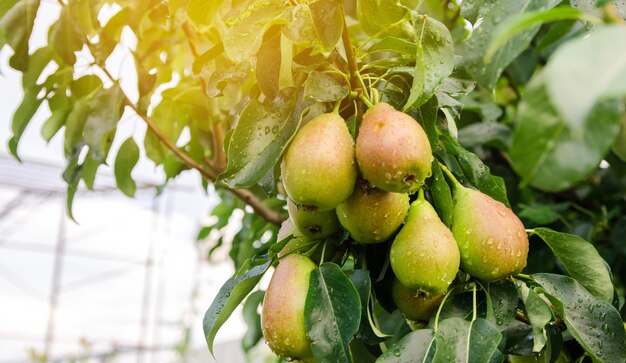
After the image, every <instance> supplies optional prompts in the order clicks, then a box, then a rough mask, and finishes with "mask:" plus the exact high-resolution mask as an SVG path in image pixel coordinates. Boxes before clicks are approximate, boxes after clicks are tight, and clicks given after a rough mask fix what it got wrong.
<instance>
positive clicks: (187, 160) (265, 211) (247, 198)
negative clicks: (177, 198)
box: [86, 41, 285, 225]
mask: <svg viewBox="0 0 626 363" xmlns="http://www.w3.org/2000/svg"><path fill="white" fill-rule="evenodd" d="M86 44H87V47H88V48H89V51H90V52H91V53H92V54H96V53H95V52H94V49H93V46H92V44H91V43H90V42H89V41H87V42H86ZM98 67H99V68H100V69H101V70H102V71H103V73H104V74H105V75H106V76H107V78H109V80H111V82H113V83H115V84H117V85H118V86H119V81H118V80H117V79H115V77H113V76H112V75H111V73H110V72H109V71H108V70H107V69H106V67H105V66H103V65H100V64H98ZM122 93H123V95H124V104H125V105H127V106H129V107H130V108H131V109H132V110H133V111H134V112H135V113H136V114H137V116H139V117H140V118H141V119H142V120H143V121H144V122H145V123H146V125H147V126H148V129H150V131H152V132H153V133H154V135H155V136H156V137H157V138H158V139H159V141H160V142H162V143H163V145H165V147H167V148H168V149H169V150H170V151H171V152H173V153H174V155H176V157H178V158H179V159H180V160H181V161H182V162H183V164H185V165H186V166H187V167H189V168H192V169H196V170H198V172H200V174H201V175H202V176H203V177H204V178H206V179H207V180H208V181H210V182H212V183H214V182H215V180H216V178H217V174H216V172H215V171H213V170H211V169H207V168H205V167H203V166H202V165H201V164H199V163H197V162H196V161H195V160H194V159H192V158H191V157H190V156H189V155H187V154H186V153H185V152H184V151H183V150H181V149H180V148H178V147H177V146H176V144H175V143H174V142H173V141H172V140H170V139H168V138H167V137H165V135H163V133H161V132H160V130H159V129H158V127H157V126H156V124H155V123H154V121H153V120H152V119H151V118H150V116H148V115H147V114H146V113H145V112H143V111H142V110H140V109H139V108H138V107H137V105H135V103H133V102H132V101H131V100H130V99H129V98H128V96H127V95H126V93H124V92H122ZM226 190H228V191H229V192H231V193H233V194H234V195H235V196H237V197H238V198H239V199H241V200H243V201H244V202H245V203H246V204H248V205H249V206H250V207H252V209H253V210H254V212H256V213H257V214H258V215H260V216H261V217H263V219H265V220H266V221H267V222H269V223H272V224H275V225H280V224H281V223H282V222H283V221H284V220H285V217H284V216H283V215H282V214H281V213H279V212H277V211H275V210H274V209H272V208H270V207H269V206H268V205H267V204H265V203H264V202H263V201H262V200H261V199H259V198H258V197H257V196H256V195H254V194H253V193H251V192H250V191H248V190H246V189H235V188H226Z"/></svg>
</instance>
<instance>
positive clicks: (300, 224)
mask: <svg viewBox="0 0 626 363" xmlns="http://www.w3.org/2000/svg"><path fill="white" fill-rule="evenodd" d="M287 210H288V211H289V217H290V218H291V220H292V221H293V224H294V225H295V226H296V228H297V229H298V231H299V232H300V233H302V235H304V236H307V237H311V238H324V237H328V236H330V235H331V234H333V233H335V232H337V231H338V230H339V221H338V220H337V214H336V213H335V211H334V210H329V211H326V212H322V211H319V210H310V208H309V207H305V206H300V205H297V204H296V203H294V202H293V201H292V200H291V199H289V200H288V201H287Z"/></svg>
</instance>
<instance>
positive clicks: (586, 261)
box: [534, 228, 613, 302]
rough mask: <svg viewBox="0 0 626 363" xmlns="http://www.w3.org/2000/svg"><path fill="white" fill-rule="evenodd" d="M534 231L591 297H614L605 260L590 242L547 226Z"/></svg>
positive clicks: (610, 298)
mask: <svg viewBox="0 0 626 363" xmlns="http://www.w3.org/2000/svg"><path fill="white" fill-rule="evenodd" d="M534 233H535V234H536V235H538V236H539V237H541V239H543V240H544V241H545V242H546V244H547V245H548V247H550V249H551V250H552V252H554V254H555V255H556V256H557V257H558V258H559V259H560V260H561V262H562V263H563V266H564V267H565V269H566V270H567V272H568V273H569V274H570V276H572V277H573V278H574V279H576V280H577V281H578V282H580V283H581V284H582V285H583V286H584V287H586V288H587V290H589V291H590V292H591V293H592V294H593V295H594V296H596V297H598V298H601V299H604V300H605V301H608V302H611V301H612V300H613V283H612V281H611V276H610V274H609V271H608V269H607V267H606V266H607V265H606V262H605V261H604V260H603V259H602V257H600V255H599V254H598V251H597V250H596V249H595V247H594V246H593V245H592V244H591V243H589V242H587V241H585V240H584V239H582V238H580V237H578V236H574V235H571V234H567V233H561V232H556V231H553V230H551V229H549V228H535V229H534Z"/></svg>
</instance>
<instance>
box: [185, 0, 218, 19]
mask: <svg viewBox="0 0 626 363" xmlns="http://www.w3.org/2000/svg"><path fill="white" fill-rule="evenodd" d="M223 2H224V0H211V1H206V0H191V1H189V5H187V16H189V19H191V20H193V21H194V22H196V23H198V24H200V25H211V23H212V22H213V18H214V17H215V15H216V14H217V10H218V9H219V8H220V6H221V5H222V3H223Z"/></svg>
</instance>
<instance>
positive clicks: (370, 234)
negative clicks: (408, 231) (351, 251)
mask: <svg viewBox="0 0 626 363" xmlns="http://www.w3.org/2000/svg"><path fill="white" fill-rule="evenodd" d="M408 210H409V196H408V195H407V194H405V193H391V192H385V191H383V190H380V189H378V188H376V187H372V186H370V185H368V183H367V182H365V181H362V182H360V183H358V184H357V187H356V188H354V193H352V195H351V196H350V198H348V199H347V200H346V201H345V202H343V203H341V204H340V205H339V206H337V216H338V217H339V223H341V225H342V226H343V228H345V229H346V230H348V232H350V235H351V236H352V238H354V240H355V241H357V242H359V243H363V244H368V243H379V242H383V241H386V240H387V239H389V237H391V236H392V235H393V233H394V232H395V231H396V230H397V229H398V228H400V226H401V225H402V222H404V218H405V217H406V214H407V212H408Z"/></svg>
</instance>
